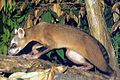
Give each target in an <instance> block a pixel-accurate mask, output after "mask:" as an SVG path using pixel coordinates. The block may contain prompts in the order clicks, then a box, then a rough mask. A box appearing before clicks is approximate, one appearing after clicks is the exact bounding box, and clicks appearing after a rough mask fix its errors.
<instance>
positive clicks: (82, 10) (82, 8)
mask: <svg viewBox="0 0 120 80" xmlns="http://www.w3.org/2000/svg"><path fill="white" fill-rule="evenodd" d="M79 13H80V14H81V17H82V18H83V17H84V16H85V6H81V8H80V11H79Z"/></svg>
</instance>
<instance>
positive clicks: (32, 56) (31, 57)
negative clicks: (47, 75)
mask: <svg viewBox="0 0 120 80" xmlns="http://www.w3.org/2000/svg"><path fill="white" fill-rule="evenodd" d="M50 50H52V49H51V48H47V49H46V50H44V51H42V52H39V53H37V54H34V55H30V54H27V55H23V57H24V58H26V59H38V58H39V57H40V56H41V55H43V54H45V53H47V52H49V51H50Z"/></svg>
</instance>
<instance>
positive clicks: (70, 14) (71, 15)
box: [69, 9, 74, 18]
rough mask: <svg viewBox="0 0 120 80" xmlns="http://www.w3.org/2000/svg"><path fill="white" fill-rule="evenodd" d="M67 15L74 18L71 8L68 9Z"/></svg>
mask: <svg viewBox="0 0 120 80" xmlns="http://www.w3.org/2000/svg"><path fill="white" fill-rule="evenodd" d="M69 16H70V17H71V18H74V14H73V12H72V9H70V13H69Z"/></svg>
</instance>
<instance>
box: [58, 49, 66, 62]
mask: <svg viewBox="0 0 120 80" xmlns="http://www.w3.org/2000/svg"><path fill="white" fill-rule="evenodd" d="M56 52H57V54H58V55H59V56H60V57H61V58H62V59H63V60H65V59H64V51H63V50H62V49H60V50H56Z"/></svg>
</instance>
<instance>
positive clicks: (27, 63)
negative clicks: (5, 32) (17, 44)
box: [0, 55, 110, 80]
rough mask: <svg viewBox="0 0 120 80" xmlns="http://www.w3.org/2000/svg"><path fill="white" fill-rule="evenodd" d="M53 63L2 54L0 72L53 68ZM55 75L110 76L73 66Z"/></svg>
mask: <svg viewBox="0 0 120 80" xmlns="http://www.w3.org/2000/svg"><path fill="white" fill-rule="evenodd" d="M51 64H52V65H53V63H51V62H49V61H44V60H41V59H34V60H33V59H32V60H31V59H29V60H28V59H24V58H22V57H21V56H5V55H0V72H5V73H14V72H21V71H22V72H26V71H27V72H31V71H36V70H37V69H48V68H51ZM59 65H60V64H54V66H59ZM31 66H32V67H31ZM55 76H57V77H56V78H55V80H108V79H109V78H110V77H109V76H107V75H105V74H101V73H95V72H92V71H89V72H88V71H82V70H76V69H73V68H71V67H68V69H67V70H66V72H64V73H56V74H55Z"/></svg>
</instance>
